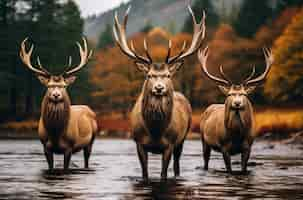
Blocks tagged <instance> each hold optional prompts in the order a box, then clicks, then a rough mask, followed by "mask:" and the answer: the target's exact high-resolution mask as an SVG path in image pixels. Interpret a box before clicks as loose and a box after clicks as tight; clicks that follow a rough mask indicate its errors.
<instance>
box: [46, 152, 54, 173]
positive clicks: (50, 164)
mask: <svg viewBox="0 0 303 200" xmlns="http://www.w3.org/2000/svg"><path fill="white" fill-rule="evenodd" d="M44 155H45V157H46V160H47V163H48V169H49V170H50V171H51V170H53V168H54V155H53V153H52V152H51V151H50V150H48V149H47V148H46V147H44Z"/></svg>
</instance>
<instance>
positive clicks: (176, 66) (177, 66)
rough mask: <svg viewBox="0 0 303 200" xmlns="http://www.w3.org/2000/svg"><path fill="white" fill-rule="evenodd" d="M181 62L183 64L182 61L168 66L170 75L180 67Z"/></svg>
mask: <svg viewBox="0 0 303 200" xmlns="http://www.w3.org/2000/svg"><path fill="white" fill-rule="evenodd" d="M183 64H184V62H183V61H180V62H176V63H174V64H173V65H172V66H170V67H169V72H170V73H171V74H172V75H174V74H175V73H176V72H177V71H179V70H180V68H181V67H182V65H183Z"/></svg>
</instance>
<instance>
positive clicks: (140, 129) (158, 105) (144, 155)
mask: <svg viewBox="0 0 303 200" xmlns="http://www.w3.org/2000/svg"><path fill="white" fill-rule="evenodd" d="M129 10H130V8H129V9H128V10H127V12H126V14H125V16H124V20H123V23H122V24H121V23H120V22H119V20H118V16H117V13H116V15H115V25H114V36H115V40H116V42H117V45H118V46H119V47H120V49H121V51H122V52H123V53H124V54H125V55H127V56H128V57H130V58H132V59H133V60H135V65H136V66H137V68H138V69H139V70H140V71H142V72H144V74H145V75H146V79H145V81H144V84H143V88H142V91H141V94H140V95H139V97H138V99H137V101H136V104H135V106H134V108H133V110H132V113H131V126H132V137H133V139H134V140H135V142H136V144H137V153H138V157H139V161H140V164H141V168H142V176H143V179H144V180H145V181H147V180H148V170H147V168H148V166H147V165H148V152H152V153H157V154H162V170H161V179H162V180H165V179H166V178H167V169H168V165H169V162H170V160H171V157H172V155H174V172H175V176H179V174H180V164H179V161H180V157H181V154H182V149H183V143H184V140H185V137H186V135H187V133H188V131H189V129H190V124H191V107H190V104H189V102H188V101H187V99H186V98H185V97H184V96H183V95H182V94H180V93H178V92H175V91H174V88H173V81H172V78H171V77H172V76H173V75H174V74H175V73H176V72H177V71H178V70H179V68H180V67H181V66H182V65H183V63H184V58H186V57H188V56H190V55H192V54H194V53H195V52H196V51H197V50H198V49H199V48H200V46H201V43H202V40H203V38H204V36H205V15H203V17H202V20H201V22H200V23H196V19H195V16H194V14H193V12H192V10H191V8H190V7H189V11H190V13H191V15H192V18H193V22H194V23H193V27H194V34H193V39H192V43H191V45H190V47H189V48H188V49H187V50H186V44H185V43H184V45H183V48H182V50H181V52H180V53H179V54H177V55H175V56H173V57H171V55H170V53H171V46H172V44H171V41H169V48H168V53H167V56H166V60H165V62H163V63H154V62H153V61H152V58H151V56H150V54H149V52H148V47H147V43H146V40H144V51H145V54H146V57H145V56H142V55H139V54H138V53H137V52H136V50H135V48H134V45H133V43H131V46H130V47H129V46H128V42H127V38H126V25H127V19H128V13H129Z"/></svg>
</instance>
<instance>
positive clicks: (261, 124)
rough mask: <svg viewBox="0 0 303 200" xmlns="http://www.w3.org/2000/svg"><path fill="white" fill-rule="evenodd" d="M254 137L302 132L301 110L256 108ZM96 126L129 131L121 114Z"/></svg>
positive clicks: (30, 128)
mask: <svg viewBox="0 0 303 200" xmlns="http://www.w3.org/2000/svg"><path fill="white" fill-rule="evenodd" d="M201 113H202V109H201V110H195V111H194V112H193V123H192V132H193V133H192V134H190V136H189V137H190V138H197V137H198V138H199V134H197V133H198V132H199V123H200V116H201ZM255 120H256V135H257V136H262V135H264V134H265V133H272V134H277V135H278V134H279V135H283V134H285V135H287V134H290V133H295V132H298V131H301V130H303V108H266V109H264V108H258V109H256V112H255ZM37 125H38V123H37V121H35V120H27V121H22V122H7V123H4V124H1V125H0V129H1V130H2V132H4V131H5V132H14V133H16V132H17V133H18V132H20V133H24V132H29V133H32V132H35V131H36V130H37ZM98 125H99V126H100V128H101V136H102V137H118V138H127V137H128V134H127V133H128V132H129V130H130V127H129V121H128V119H125V118H124V117H123V116H122V115H121V114H119V113H116V112H113V113H106V114H100V115H98Z"/></svg>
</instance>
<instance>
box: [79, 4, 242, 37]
mask: <svg viewBox="0 0 303 200" xmlns="http://www.w3.org/2000/svg"><path fill="white" fill-rule="evenodd" d="M212 2H213V4H214V6H215V7H216V9H217V11H218V13H221V12H220V11H221V10H222V8H223V7H224V9H225V11H226V10H227V12H228V11H229V13H230V12H231V11H232V10H233V8H234V7H235V6H236V5H238V6H239V4H240V3H241V2H242V0H230V1H228V3H226V2H225V3H224V0H214V1H212ZM187 3H188V1H185V0H161V1H159V0H131V1H130V2H129V3H127V4H121V5H120V6H119V7H118V8H115V9H113V10H109V11H107V12H105V13H102V14H100V15H98V16H96V17H89V18H87V19H86V21H85V28H84V34H85V35H86V36H88V37H89V38H90V39H93V40H96V38H97V37H98V35H99V34H100V32H102V31H104V29H105V27H106V24H112V23H113V16H114V13H115V12H116V11H118V13H119V16H120V17H122V16H123V14H124V12H125V10H126V9H127V7H128V6H129V5H132V10H131V12H130V17H129V23H128V34H132V33H134V32H137V31H139V30H140V29H142V27H143V26H144V25H145V24H146V23H147V22H148V23H151V24H152V25H154V26H161V27H164V28H166V29H168V30H169V31H170V32H179V31H180V30H181V29H182V27H183V24H184V21H185V18H186V17H187V16H188V15H189V14H188V12H187V11H186V6H187ZM224 15H226V13H224Z"/></svg>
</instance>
